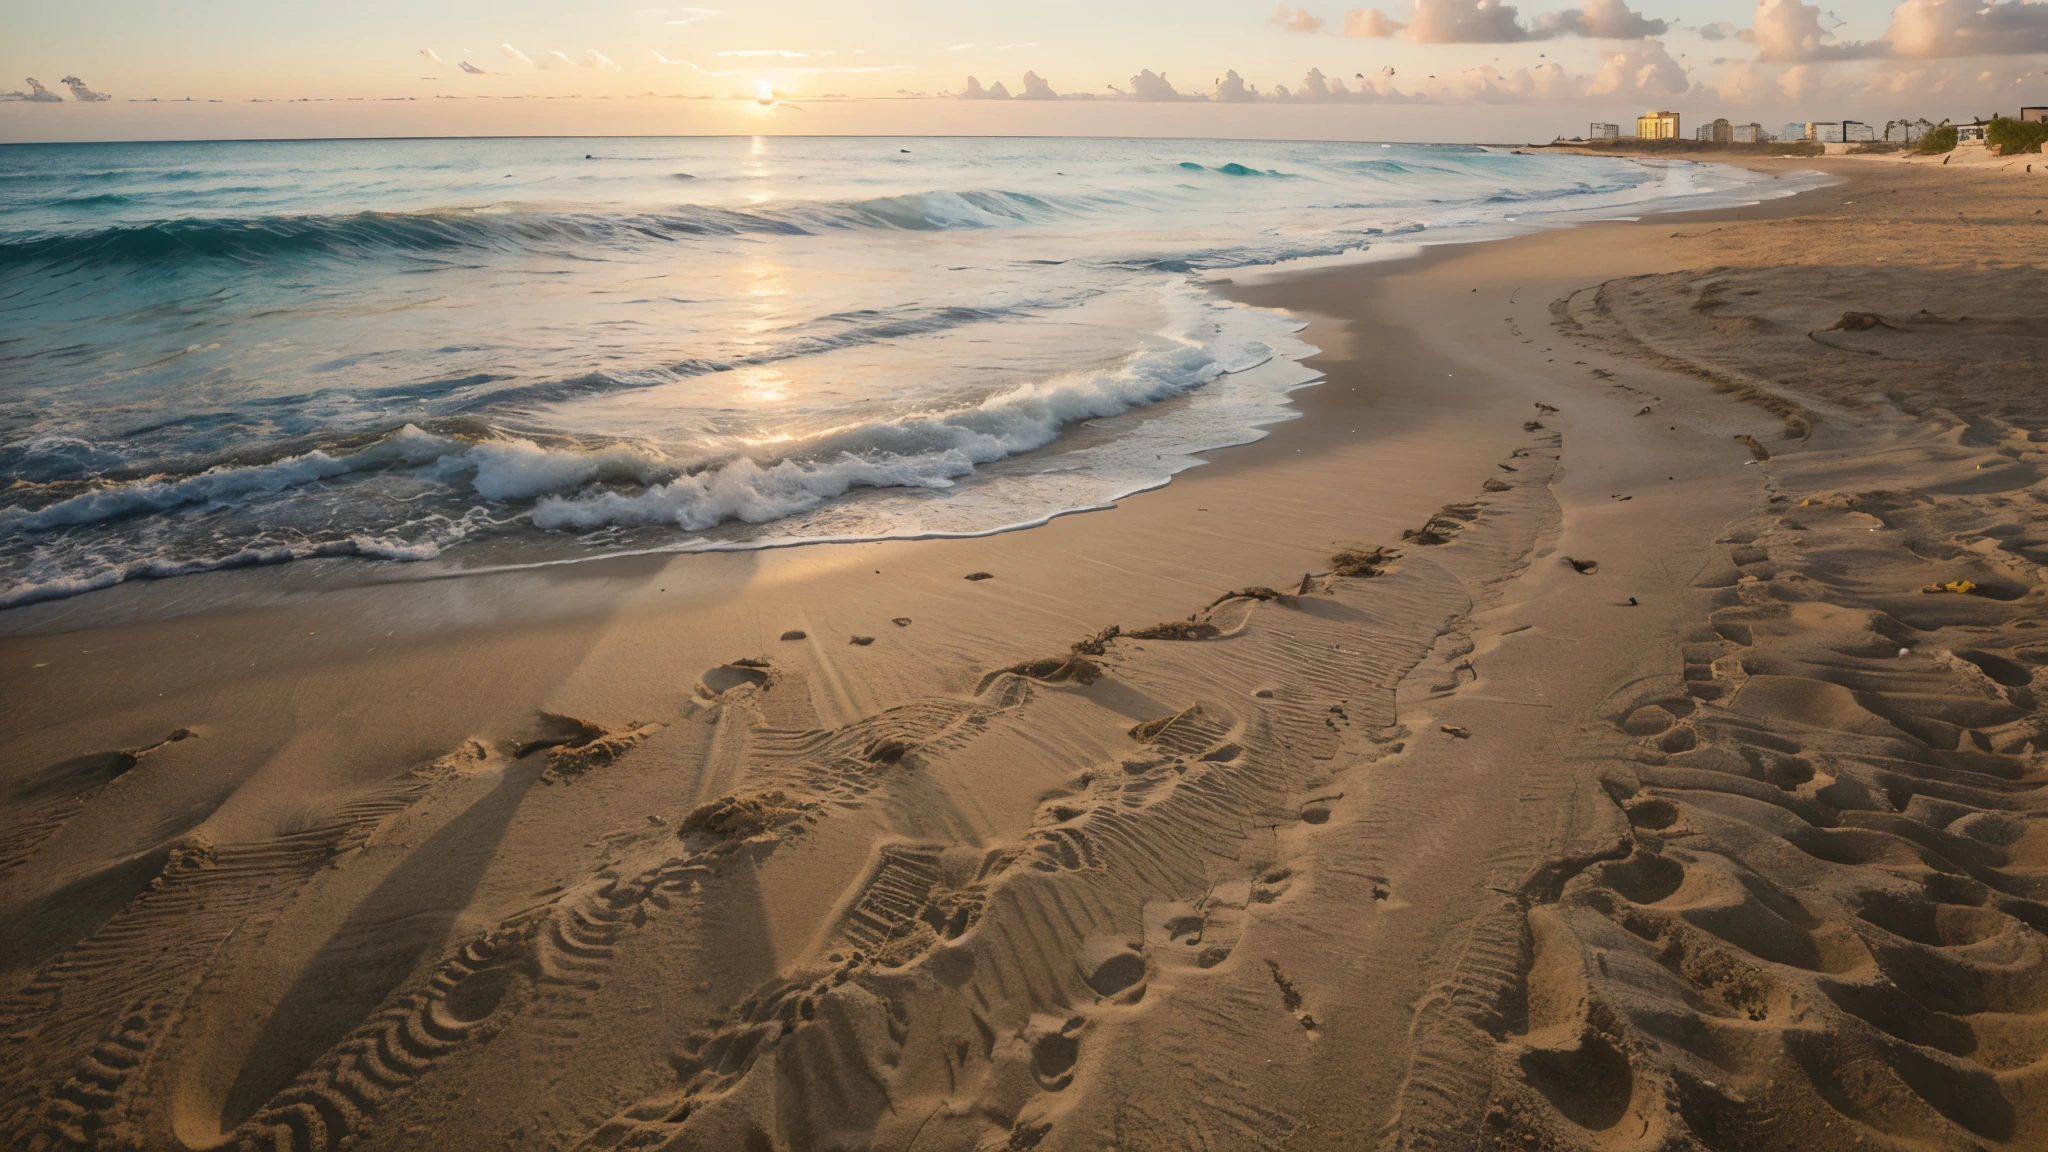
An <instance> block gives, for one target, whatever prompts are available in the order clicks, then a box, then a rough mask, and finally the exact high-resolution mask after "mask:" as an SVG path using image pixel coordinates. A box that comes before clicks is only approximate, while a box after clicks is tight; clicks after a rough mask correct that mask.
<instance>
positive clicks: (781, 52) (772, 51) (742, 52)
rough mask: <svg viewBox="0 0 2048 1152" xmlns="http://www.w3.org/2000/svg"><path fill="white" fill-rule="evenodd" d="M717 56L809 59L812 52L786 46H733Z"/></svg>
mask: <svg viewBox="0 0 2048 1152" xmlns="http://www.w3.org/2000/svg"><path fill="white" fill-rule="evenodd" d="M716 55H719V56H773V57H776V58H778V59H782V60H809V59H810V58H811V57H812V56H813V55H814V53H810V52H792V51H790V50H789V49H787V48H735V49H732V50H731V51H727V52H719V53H716Z"/></svg>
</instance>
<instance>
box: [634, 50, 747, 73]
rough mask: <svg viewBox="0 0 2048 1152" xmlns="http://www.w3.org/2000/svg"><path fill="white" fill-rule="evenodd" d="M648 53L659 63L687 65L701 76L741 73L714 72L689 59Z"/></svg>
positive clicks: (686, 66)
mask: <svg viewBox="0 0 2048 1152" xmlns="http://www.w3.org/2000/svg"><path fill="white" fill-rule="evenodd" d="M648 55H649V56H652V57H654V59H655V60H656V61H657V62H659V63H662V64H667V65H670V66H674V65H677V64H681V65H682V66H683V67H685V68H688V69H690V70H691V71H693V72H695V73H697V74H698V75H699V76H737V75H739V73H737V72H713V71H711V70H710V69H708V68H704V67H702V66H700V65H698V64H695V63H692V62H691V61H688V60H671V59H669V58H668V57H666V56H663V55H662V54H661V53H659V52H649V53H648Z"/></svg>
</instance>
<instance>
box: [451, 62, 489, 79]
mask: <svg viewBox="0 0 2048 1152" xmlns="http://www.w3.org/2000/svg"><path fill="white" fill-rule="evenodd" d="M456 67H457V68H460V69H462V70H463V71H464V72H467V73H469V74H470V75H471V76H489V75H490V73H489V72H486V71H484V70H483V69H481V68H479V67H477V66H476V65H474V64H471V63H470V62H469V61H467V60H464V61H463V62H462V63H460V64H457V65H456Z"/></svg>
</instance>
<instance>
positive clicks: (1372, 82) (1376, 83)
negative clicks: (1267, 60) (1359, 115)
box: [1276, 68, 1413, 104]
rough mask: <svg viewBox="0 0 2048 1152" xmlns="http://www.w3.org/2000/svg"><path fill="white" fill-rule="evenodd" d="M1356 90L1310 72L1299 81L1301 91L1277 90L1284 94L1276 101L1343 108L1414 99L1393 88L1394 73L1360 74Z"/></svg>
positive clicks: (1386, 70)
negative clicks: (1368, 75)
mask: <svg viewBox="0 0 2048 1152" xmlns="http://www.w3.org/2000/svg"><path fill="white" fill-rule="evenodd" d="M1355 79H1357V81H1358V87H1356V88H1351V87H1349V86H1347V85H1346V84H1345V83H1344V78H1343V77H1341V76H1325V75H1323V70H1322V69H1320V68H1311V69H1309V70H1308V75H1306V76H1304V77H1302V79H1301V87H1300V88H1298V89H1296V90H1294V91H1293V92H1287V89H1286V88H1285V87H1279V88H1277V89H1276V91H1277V92H1280V93H1285V95H1283V96H1279V97H1278V98H1279V99H1283V100H1291V101H1294V102H1297V103H1302V104H1343V103H1361V104H1365V103H1402V102H1406V101H1408V100H1411V99H1413V97H1410V96H1408V95H1406V94H1405V93H1403V92H1402V91H1401V90H1400V89H1398V88H1396V87H1394V70H1393V69H1392V68H1382V69H1380V70H1379V71H1378V72H1377V73H1374V74H1373V76H1372V77H1371V78H1367V77H1366V75H1365V74H1364V73H1363V72H1361V73H1358V74H1357V76H1356V77H1355Z"/></svg>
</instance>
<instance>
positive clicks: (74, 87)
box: [62, 76, 113, 104]
mask: <svg viewBox="0 0 2048 1152" xmlns="http://www.w3.org/2000/svg"><path fill="white" fill-rule="evenodd" d="M62 83H63V84H64V86H65V87H67V88H69V89H71V98H72V99H73V100H76V101H78V102H79V103H81V104H92V103H96V102H98V101H101V100H112V99H113V97H112V96H109V95H107V94H106V93H104V92H95V91H93V90H92V89H90V88H87V87H86V86H85V81H83V80H80V79H79V78H78V77H76V76H66V77H65V78H64V79H63V81H62Z"/></svg>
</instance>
